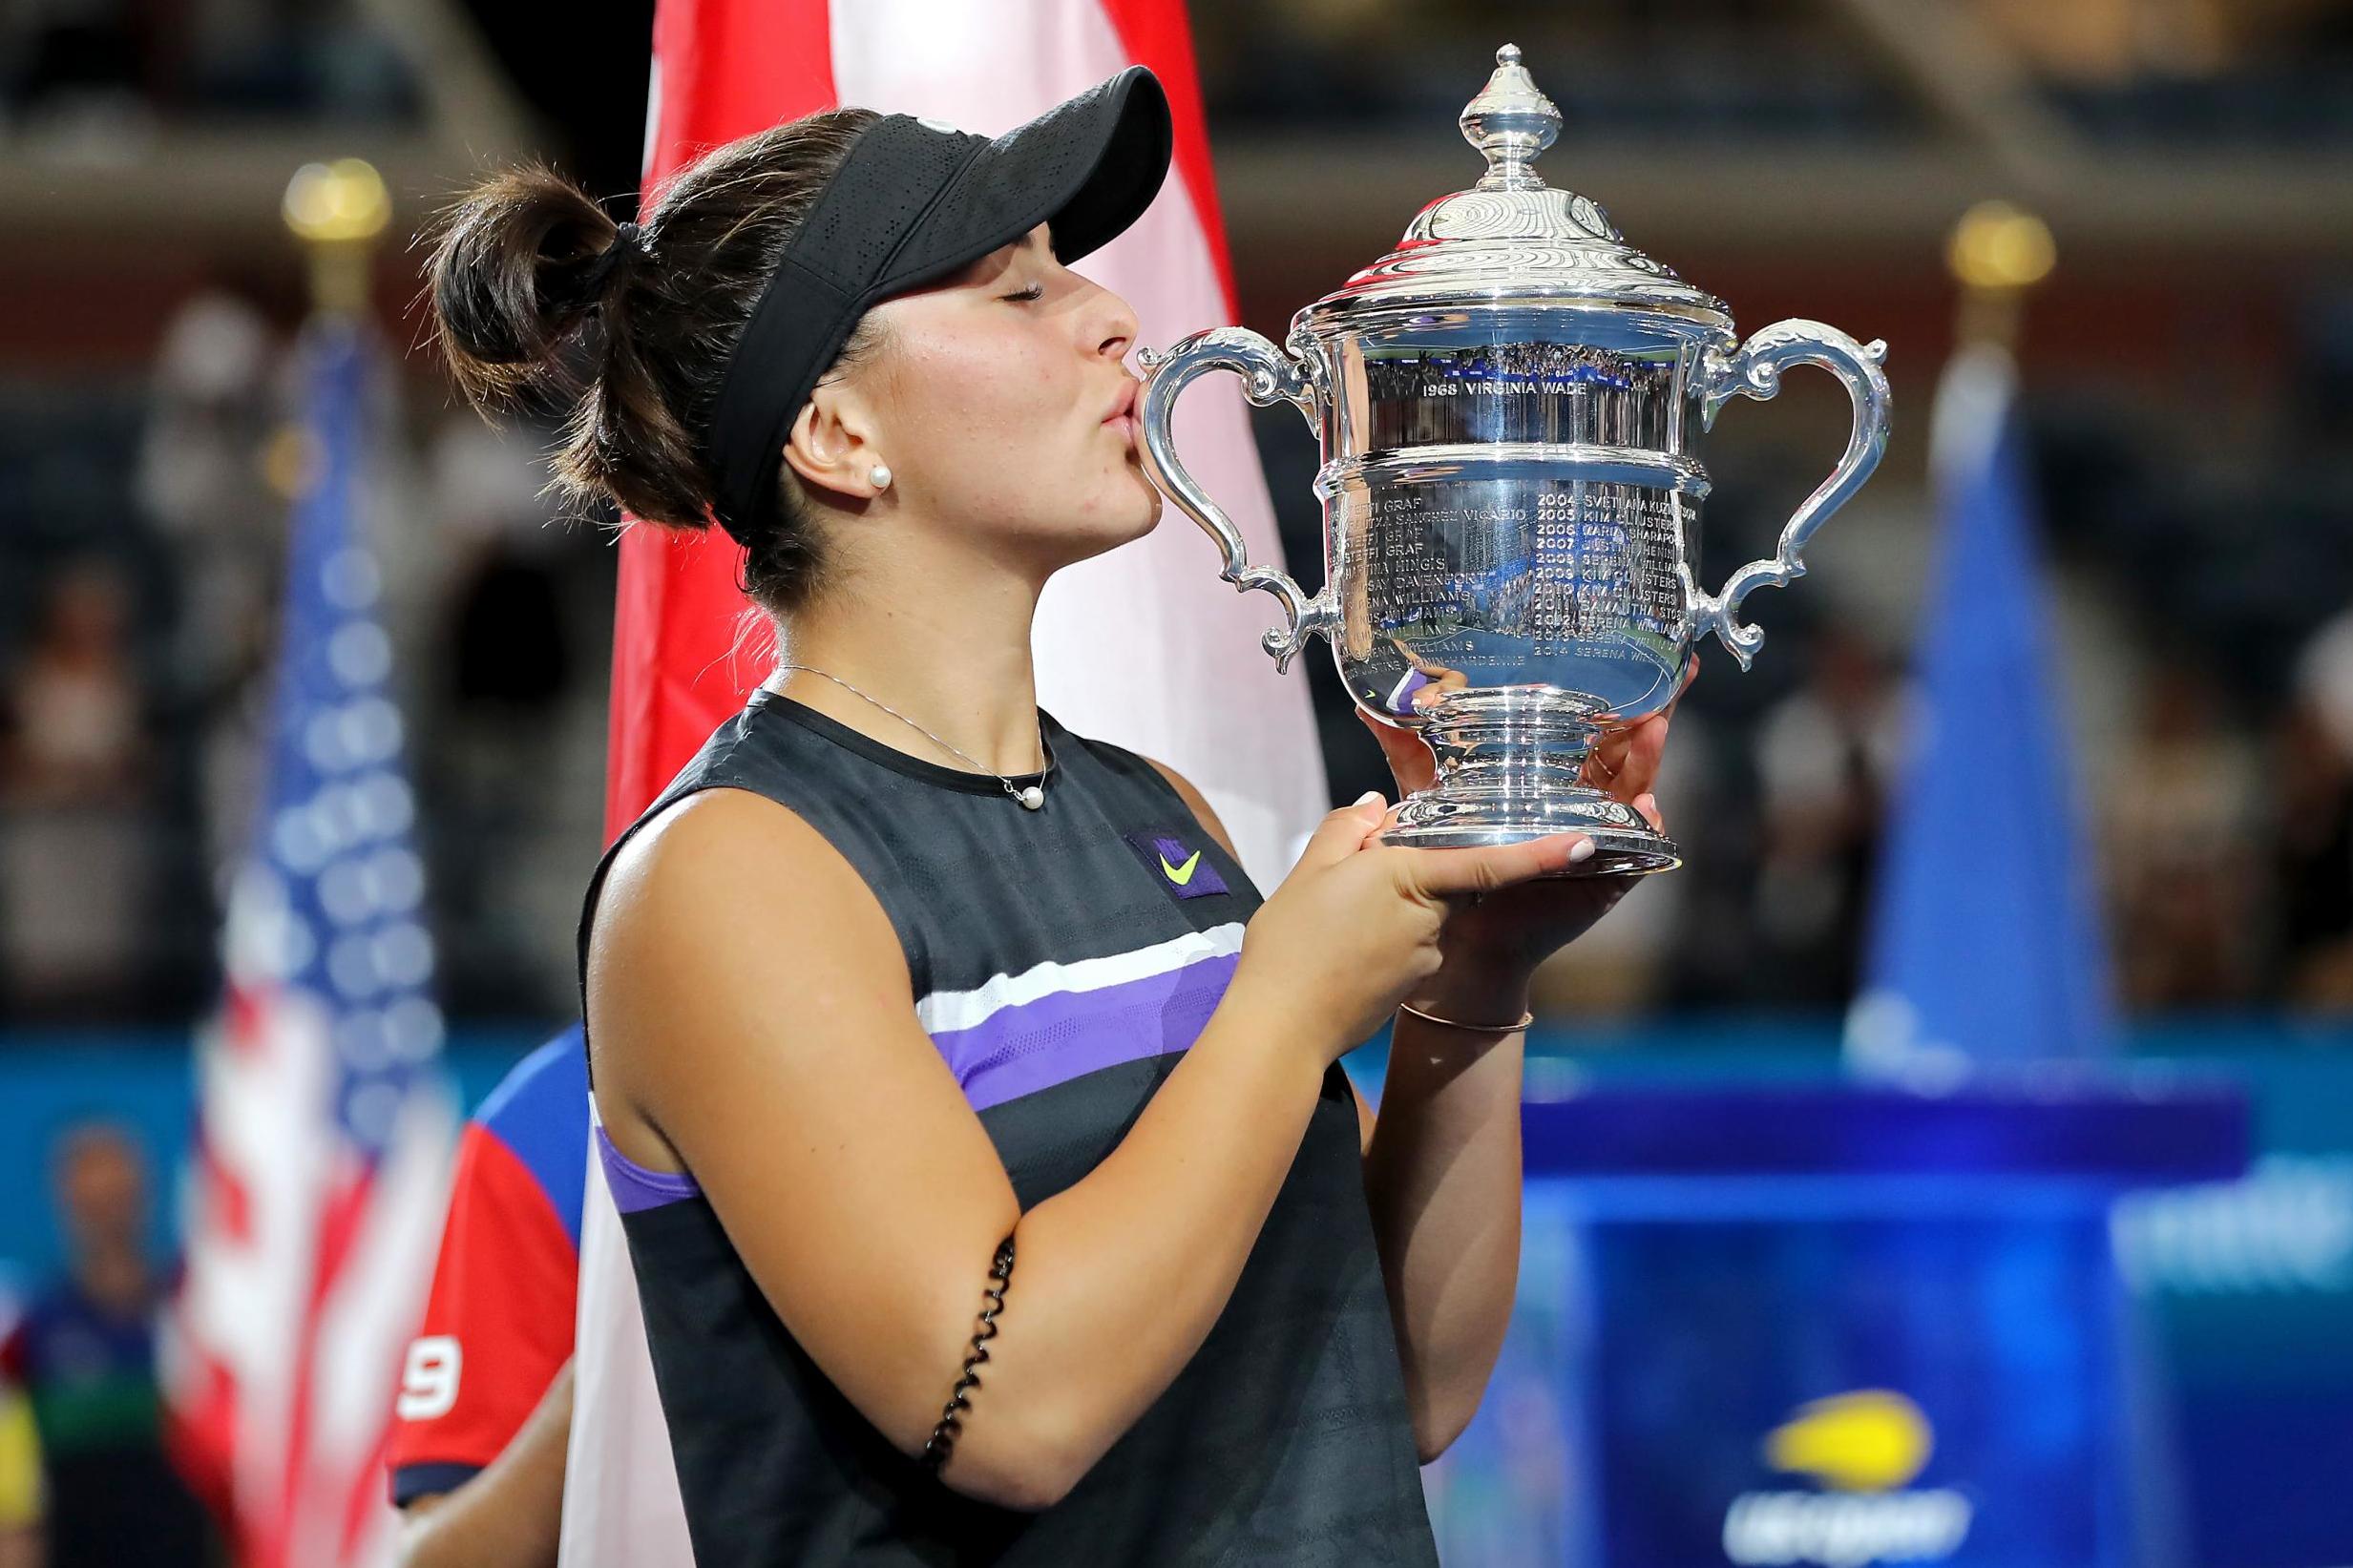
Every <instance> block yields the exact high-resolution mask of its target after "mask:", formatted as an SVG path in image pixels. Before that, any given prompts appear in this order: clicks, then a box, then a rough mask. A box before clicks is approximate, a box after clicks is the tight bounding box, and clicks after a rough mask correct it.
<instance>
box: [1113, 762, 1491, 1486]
mask: <svg viewBox="0 0 2353 1568" xmlns="http://www.w3.org/2000/svg"><path fill="white" fill-rule="evenodd" d="M1146 760H1147V761H1149V759H1146ZM1152 765H1153V766H1154V767H1155V768H1158V769H1159V770H1160V772H1161V774H1162V776H1163V777H1165V778H1166V780H1167V781H1168V783H1169V784H1171V785H1173V786H1174V787H1175V789H1176V791H1177V793H1178V794H1179V795H1181V796H1183V797H1184V798H1185V803H1186V804H1187V805H1189V806H1190V807H1192V811H1193V815H1194V816H1196V817H1198V818H1199V819H1200V820H1201V825H1202V826H1203V827H1204V828H1205V829H1207V830H1208V832H1209V833H1210V834H1212V835H1213V836H1215V838H1216V839H1217V842H1218V843H1219V844H1221V845H1224V846H1225V848H1226V852H1227V853H1228V854H1232V853H1233V845H1232V844H1231V843H1230V842H1229V840H1228V838H1227V836H1226V828H1225V825H1224V824H1223V823H1221V822H1219V821H1218V819H1217V813H1216V812H1215V811H1213V810H1211V809H1210V808H1209V803H1208V800H1207V799H1206V798H1205V797H1204V796H1203V795H1202V793H1201V792H1200V791H1199V790H1198V789H1196V788H1194V787H1193V785H1192V784H1190V783H1189V782H1188V781H1187V780H1186V779H1185V778H1184V777H1183V776H1182V775H1181V774H1179V773H1177V772H1176V771H1175V770H1174V769H1173V768H1170V767H1168V766H1166V764H1164V763H1157V762H1155V763H1152ZM1527 993H1528V976H1527V975H1526V974H1525V973H1524V972H1518V973H1502V972H1496V973H1491V974H1484V975H1474V974H1472V973H1471V972H1469V971H1468V969H1467V968H1460V969H1457V970H1456V971H1455V972H1451V973H1446V974H1441V975H1437V976H1433V977H1432V978H1431V979H1430V980H1429V981H1428V982H1425V983H1424V985H1423V986H1422V987H1421V988H1419V990H1418V994H1416V995H1414V996H1412V997H1410V998H1409V1000H1411V1001H1412V1002H1413V1004H1414V1005H1415V1006H1416V1007H1419V1008H1425V1009H1427V1010H1428V1011H1430V1012H1432V1013H1435V1014H1438V1015H1439V1016H1440V1017H1442V1018H1463V1019H1471V1020H1482V1019H1508V1018H1517V1017H1518V1016H1519V1015H1520V1014H1521V1013H1522V1012H1523V1011H1524V1010H1525V1009H1526V1006H1527ZM1525 1044H1526V1036H1525V1035H1522V1034H1519V1033H1516V1032H1495V1033H1479V1034H1474V1033H1472V1032H1471V1031H1468V1030H1460V1029H1448V1028H1446V1027H1444V1026H1443V1025H1439V1024H1433V1023H1429V1022H1426V1021H1424V1020H1423V1019H1420V1018H1417V1017H1415V1016H1414V1015H1413V1014H1410V1013H1405V1012H1399V1013H1398V1014H1397V1021H1396V1023H1395V1025H1394V1027H1393V1029H1392V1031H1391V1035H1390V1048H1389V1075H1388V1078H1387V1080H1386V1082H1385V1083H1384V1085H1383V1087H1382V1091H1381V1114H1380V1115H1379V1117H1378V1118H1376V1117H1375V1116H1374V1114H1373V1111H1372V1108H1371V1107H1370V1106H1368V1105H1366V1104H1365V1102H1364V1097H1363V1096H1361V1095H1358V1096H1357V1097H1356V1111H1357V1117H1358V1123H1359V1126H1360V1129H1361V1133H1362V1144H1363V1148H1364V1152H1365V1173H1364V1175H1365V1197H1366V1202H1367V1203H1368V1204H1369V1206H1370V1207H1371V1209H1372V1212H1373V1228H1374V1234H1375V1236H1376V1238H1377V1240H1378V1244H1379V1246H1380V1255H1381V1272H1382V1276H1383V1278H1384V1279H1385V1281H1386V1282H1387V1285H1388V1287H1389V1308H1390V1314H1391V1316H1392V1317H1393V1318H1394V1319H1395V1321H1396V1324H1397V1350H1398V1354H1399V1357H1400V1358H1401V1359H1402V1361H1403V1363H1404V1368H1405V1386H1406V1392H1407V1396H1408V1399H1409V1400H1410V1402H1411V1404H1412V1407H1413V1418H1414V1441H1415V1446H1416V1447H1417V1448H1418V1450H1419V1451H1420V1456H1421V1461H1422V1462H1423V1463H1424V1464H1427V1463H1429V1462H1430V1461H1431V1460H1432V1459H1435V1458H1437V1457H1438V1456H1439V1454H1440V1453H1444V1452H1445V1450H1446V1448H1447V1445H1449V1444H1451V1443H1452V1442H1453V1441H1454V1440H1455V1438H1456V1437H1458V1436H1459V1435H1460V1434H1461V1432H1462V1429H1463V1428H1464V1427H1466V1426H1468V1425H1469V1424H1470V1420H1471V1417H1472V1415H1473V1414H1475V1413H1476V1412H1477V1411H1478V1409H1479V1401H1480V1397H1481V1394H1482V1393H1483V1392H1484V1391H1485V1390H1486V1386H1487V1379H1488V1377H1489V1376H1490V1375H1491V1374H1492V1373H1493V1372H1494V1370H1495V1361H1496V1357H1497V1356H1498V1355H1499V1354H1501V1353H1502V1348H1503V1333H1504V1330H1505V1329H1506V1328H1508V1327H1509V1326H1510V1323H1511V1305H1512V1294H1513V1291H1514V1289H1515V1287H1516V1286H1517V1285H1518V1283H1519V1275H1520V1192H1521V1161H1520V1078H1521V1061H1522V1054H1523V1047H1524V1045H1525Z"/></svg>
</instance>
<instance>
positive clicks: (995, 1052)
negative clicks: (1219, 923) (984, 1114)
mask: <svg viewBox="0 0 2353 1568" xmlns="http://www.w3.org/2000/svg"><path fill="white" fill-rule="evenodd" d="M1240 962H1241V954H1239V953H1230V952H1229V953H1223V954H1219V955H1216V956H1212V957H1208V958H1200V959H1196V960H1194V961H1193V962H1192V963H1189V964H1187V965H1185V966H1183V967H1182V968H1180V969H1173V970H1169V971H1167V972H1165V973H1161V974H1148V975H1145V977H1144V978H1142V979H1139V980H1126V981H1122V982H1121V983H1120V984H1118V985H1109V986H1101V987H1098V988H1097V989H1095V990H1093V991H1058V992H1055V993H1053V994H1051V995H1047V996H1040V997H1039V998H1038V999H1037V1000H1036V1001H1032V1002H1022V1003H1019V1004H1018V1005H1015V1006H1011V1007H1002V1008H999V1009H998V1010H997V1011H996V1012H995V1013H993V1014H989V1016H988V1017H986V1018H984V1019H982V1020H981V1021H980V1022H978V1023H977V1024H974V1025H973V1026H972V1027H971V1028H969V1029H952V1030H948V1031H945V1032H943V1033H939V1034H935V1035H933V1036H932V1043H933V1044H934V1045H936V1046H937V1047H938V1048H939V1054H940V1055H941V1056H945V1057H946V1058H947V1060H948V1066H949V1067H950V1068H951V1069H953V1070H954V1071H955V1073H956V1082H958V1083H960V1084H962V1085H963V1086H964V1098H966V1099H967V1100H968V1101H970V1102H971V1104H972V1108H973V1109H974V1110H976V1111H984V1110H987V1109H988V1108H989V1107H990V1106H992V1105H1001V1104H1003V1103H1004V1102H1005V1101H1006V1100H1009V1099H1019V1098H1021V1097H1022V1096H1023V1095H1034V1094H1036V1093H1037V1092H1038V1091H1039V1090H1040V1089H1051V1088H1053V1087H1054V1086H1055V1085H1056V1084H1058V1083H1067V1082H1069V1081H1070V1080H1071V1079H1072V1078H1075V1077H1083V1076H1085V1075H1086V1074H1088V1073H1092V1072H1096V1071H1098V1070H1099V1069H1102V1068H1105V1067H1116V1066H1118V1065H1119V1064H1120V1063H1122V1062H1130V1061H1141V1060H1143V1059H1144V1058H1145V1057H1146V1056H1166V1055H1167V1054H1168V1053H1169V1052H1172V1051H1183V1050H1185V1049H1186V1048H1187V1047H1188V1046H1190V1045H1191V1044H1192V1043H1193V1041H1194V1040H1195V1039H1196V1038H1197V1037H1198V1036H1199V1035H1200V1034H1201V1030H1202V1026H1203V1025H1205V1024H1207V1023H1208V1021H1209V1014H1211V1013H1214V1012H1215V1011H1216V1010H1217V1004H1218V1001H1219V1000H1220V999H1221V998H1222V997H1223V996H1224V995H1225V994H1226V988H1227V986H1228V985H1229V983H1230V982H1231V981H1232V979H1233V972H1234V966H1235V965H1236V964H1238V963H1240Z"/></svg>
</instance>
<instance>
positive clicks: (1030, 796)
mask: <svg viewBox="0 0 2353 1568" xmlns="http://www.w3.org/2000/svg"><path fill="white" fill-rule="evenodd" d="M1014 799H1016V800H1018V801H1019V802H1020V803H1021V804H1022V805H1025V806H1027V807H1029V808H1030V809H1031V810H1032V811H1035V810H1037V809H1039V808H1040V806H1042V805H1045V804H1046V792H1045V791H1044V790H1043V789H1040V787H1039V786H1038V785H1036V784H1031V785H1030V786H1029V787H1028V788H1026V789H1024V790H1022V791H1021V792H1020V793H1019V795H1017V796H1015V797H1014Z"/></svg>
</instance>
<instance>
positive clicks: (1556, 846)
mask: <svg viewBox="0 0 2353 1568" xmlns="http://www.w3.org/2000/svg"><path fill="white" fill-rule="evenodd" d="M1398 853H1400V854H1402V855H1404V856H1407V857H1410V858H1406V859H1402V860H1399V861H1398V862H1397V865H1398V867H1399V868H1401V874H1402V875H1404V876H1405V877H1407V878H1408V879H1410V880H1411V882H1412V884H1413V885H1414V887H1415V888H1416V889H1418V890H1419V891H1420V892H1422V893H1423V894H1425V895H1427V896H1429V897H1433V898H1453V897H1458V896H1460V895H1461V894H1463V893H1491V892H1493V891H1495V890H1496V889H1499V888H1509V887H1512V886H1514V885H1516V884H1518V883H1522V882H1533V881H1534V880H1536V879H1537V878H1538V877H1540V876H1547V875H1552V874H1556V873H1558V872H1561V871H1565V870H1566V869H1567V868H1569V867H1571V866H1575V865H1578V864H1580V863H1582V862H1584V861H1588V860H1591V859H1592V858H1593V841H1592V840H1591V839H1590V838H1588V837H1587V836H1586V835H1585V834H1583V833H1551V834H1547V835H1546V836H1544V838H1541V839H1529V840H1526V841H1525V842H1523V843H1520V844H1495V845H1486V846H1483V847H1479V848H1472V849H1421V848H1401V849H1400V850H1399V851H1398Z"/></svg>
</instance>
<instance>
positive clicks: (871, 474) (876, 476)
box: [866, 463, 891, 490]
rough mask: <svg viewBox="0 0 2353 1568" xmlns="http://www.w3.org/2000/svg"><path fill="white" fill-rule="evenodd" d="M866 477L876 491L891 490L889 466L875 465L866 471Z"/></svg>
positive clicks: (883, 464)
mask: <svg viewBox="0 0 2353 1568" xmlns="http://www.w3.org/2000/svg"><path fill="white" fill-rule="evenodd" d="M866 477H867V478H868V479H870V480H872V481H873V485H874V488H875V489H876V490H889V489H890V488H891V466H890V465H889V464H888V463H877V464H875V465H874V466H873V467H872V468H871V469H869V470H866Z"/></svg>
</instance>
